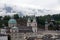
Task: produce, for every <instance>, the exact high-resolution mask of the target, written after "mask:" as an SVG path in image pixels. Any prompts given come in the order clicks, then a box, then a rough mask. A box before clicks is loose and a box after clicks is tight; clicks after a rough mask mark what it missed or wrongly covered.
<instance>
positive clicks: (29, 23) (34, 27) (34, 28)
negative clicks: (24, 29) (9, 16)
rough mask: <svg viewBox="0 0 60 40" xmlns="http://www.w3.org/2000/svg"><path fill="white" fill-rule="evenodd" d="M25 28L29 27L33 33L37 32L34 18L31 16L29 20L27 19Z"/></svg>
mask: <svg viewBox="0 0 60 40" xmlns="http://www.w3.org/2000/svg"><path fill="white" fill-rule="evenodd" d="M27 26H31V27H32V30H33V32H37V22H36V17H35V16H31V17H30V18H28V22H27Z"/></svg>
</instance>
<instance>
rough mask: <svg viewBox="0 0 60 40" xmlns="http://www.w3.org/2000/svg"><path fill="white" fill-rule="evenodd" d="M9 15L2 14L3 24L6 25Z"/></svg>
mask: <svg viewBox="0 0 60 40" xmlns="http://www.w3.org/2000/svg"><path fill="white" fill-rule="evenodd" d="M10 18H11V17H10V16H4V18H3V20H2V21H3V24H4V25H5V26H8V21H9V19H10Z"/></svg>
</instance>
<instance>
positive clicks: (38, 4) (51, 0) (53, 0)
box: [0, 0, 59, 9]
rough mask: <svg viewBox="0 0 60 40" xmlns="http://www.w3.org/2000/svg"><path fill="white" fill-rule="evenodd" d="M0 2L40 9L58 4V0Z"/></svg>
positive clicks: (4, 0)
mask: <svg viewBox="0 0 60 40" xmlns="http://www.w3.org/2000/svg"><path fill="white" fill-rule="evenodd" d="M0 3H3V4H7V5H17V6H21V7H30V8H42V9H43V8H46V9H53V8H55V6H57V5H58V4H59V3H58V0H0Z"/></svg>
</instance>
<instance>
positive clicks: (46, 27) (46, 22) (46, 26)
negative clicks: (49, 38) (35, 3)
mask: <svg viewBox="0 0 60 40" xmlns="http://www.w3.org/2000/svg"><path fill="white" fill-rule="evenodd" d="M48 26H49V24H48V21H47V19H46V21H45V30H48Z"/></svg>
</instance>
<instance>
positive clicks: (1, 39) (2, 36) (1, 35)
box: [0, 34, 8, 40]
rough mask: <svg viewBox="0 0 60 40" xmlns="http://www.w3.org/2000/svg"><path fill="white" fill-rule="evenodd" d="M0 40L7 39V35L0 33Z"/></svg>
mask: <svg viewBox="0 0 60 40" xmlns="http://www.w3.org/2000/svg"><path fill="white" fill-rule="evenodd" d="M0 40H8V36H7V35H4V34H0Z"/></svg>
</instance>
